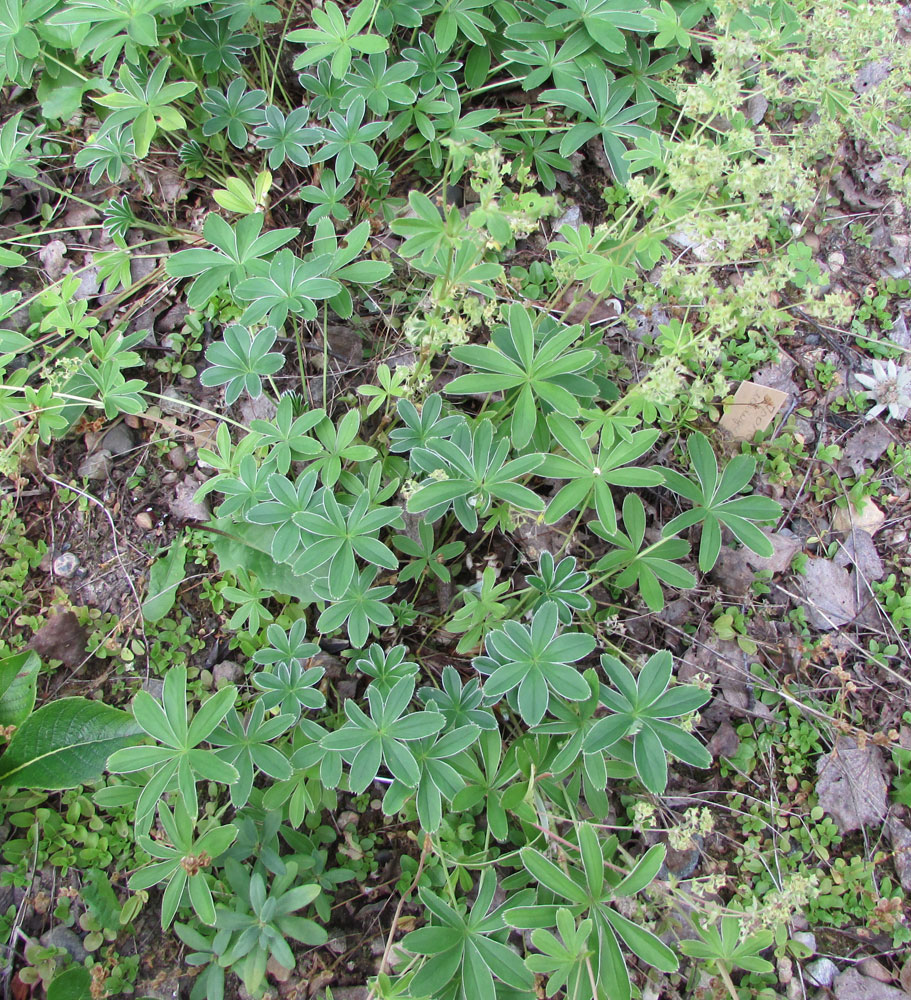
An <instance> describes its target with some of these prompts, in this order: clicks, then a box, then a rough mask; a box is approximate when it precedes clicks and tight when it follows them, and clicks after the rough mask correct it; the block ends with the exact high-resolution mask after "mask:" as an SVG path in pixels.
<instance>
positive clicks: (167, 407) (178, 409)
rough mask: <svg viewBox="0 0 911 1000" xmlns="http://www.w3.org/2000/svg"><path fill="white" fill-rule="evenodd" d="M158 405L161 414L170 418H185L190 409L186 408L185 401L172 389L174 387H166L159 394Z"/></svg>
mask: <svg viewBox="0 0 911 1000" xmlns="http://www.w3.org/2000/svg"><path fill="white" fill-rule="evenodd" d="M158 405H159V406H160V407H161V412H162V413H167V414H168V415H169V416H172V417H186V416H189V414H190V413H191V410H190V407H189V406H187V403H186V399H185V398H184V397H183V396H182V395H181V394H180V393H179V392H178V391H177V390H176V389H175V388H174V386H168V388H167V389H165V391H164V392H163V393H162V394H161V398H160V399H159V400H158Z"/></svg>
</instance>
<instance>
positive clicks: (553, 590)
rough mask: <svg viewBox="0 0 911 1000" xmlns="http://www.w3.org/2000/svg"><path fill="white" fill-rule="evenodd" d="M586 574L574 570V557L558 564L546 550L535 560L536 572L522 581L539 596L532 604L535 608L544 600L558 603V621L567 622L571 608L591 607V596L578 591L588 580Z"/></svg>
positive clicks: (565, 623)
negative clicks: (536, 564) (536, 561)
mask: <svg viewBox="0 0 911 1000" xmlns="http://www.w3.org/2000/svg"><path fill="white" fill-rule="evenodd" d="M589 579H590V577H589V575H588V573H585V572H582V571H581V570H580V571H577V570H576V560H575V558H574V557H572V556H566V557H565V558H563V559H561V560H560V562H559V563H555V562H554V557H553V556H552V555H551V554H550V553H549V552H548V551H547V550H546V549H545V550H544V551H543V552H542V553H541V555H540V557H539V559H538V572H537V573H536V574H530V575H528V576H526V577H525V582H526V583H527V584H528V585H529V587H531V588H532V589H533V590H536V591H537V592H538V594H539V595H540V596H538V597H537V598H535V603H534V605H533V606H534V607H536V608H538V607H541V605H543V604H545V603H546V602H547V601H553V602H554V603H555V604H556V605H557V609H558V611H559V615H560V621H561V622H562V623H563V624H564V625H569V623H570V622H571V621H572V619H573V612H574V611H588V610H590V609H591V606H592V603H591V599H590V598H588V597H587V596H586V595H585V594H583V593H580V591H582V590H584V589H585V587H586V586H587V585H588V582H589Z"/></svg>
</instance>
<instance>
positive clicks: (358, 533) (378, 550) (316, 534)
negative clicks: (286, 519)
mask: <svg viewBox="0 0 911 1000" xmlns="http://www.w3.org/2000/svg"><path fill="white" fill-rule="evenodd" d="M322 504H323V510H322V511H318V510H308V511H304V512H301V513H299V514H296V515H295V518H294V521H295V524H297V525H298V526H299V527H300V528H301V530H302V531H303V532H304V533H305V534H306V535H309V536H310V537H311V538H312V539H313V541H312V542H310V543H309V544H306V546H305V549H304V552H303V554H302V555H301V556H300V557H298V564H300V565H301V567H305V568H306V569H307V570H308V571H309V572H311V573H316V572H318V571H319V570H320V568H321V567H323V566H326V570H325V573H326V576H327V588H328V591H329V593H330V594H331V595H332V597H333V599H334V600H338V599H339V598H341V597H342V596H344V595H345V594H346V593H347V591H348V588H349V587H350V585H351V582H352V580H353V578H354V574H355V571H356V568H357V560H358V559H362V560H364V561H365V562H368V563H371V564H372V565H374V566H382V567H383V568H384V569H389V570H394V569H396V568H397V567H398V564H399V562H398V559H397V558H396V556H395V554H394V553H393V552H392V550H391V549H389V548H388V546H386V545H385V544H384V543H383V542H381V541H379V539H378V538H377V534H378V533H379V531H380V530H381V529H383V528H386V527H389V526H390V525H392V524H396V523H399V522H400V521H401V510H400V509H399V508H398V507H375V508H373V509H372V510H368V506H369V504H370V497H369V495H368V494H367V493H366V492H364V493H362V494H361V495H360V496H359V497H358V498H357V500H356V501H355V503H354V506H353V507H352V508H351V509H350V510H348V509H347V508H346V509H343V508H342V507H340V506H339V504H338V502H337V501H336V500H335V497H334V496H333V495H332V494H331V493H330V492H328V491H327V492H325V493H324V494H323V497H322Z"/></svg>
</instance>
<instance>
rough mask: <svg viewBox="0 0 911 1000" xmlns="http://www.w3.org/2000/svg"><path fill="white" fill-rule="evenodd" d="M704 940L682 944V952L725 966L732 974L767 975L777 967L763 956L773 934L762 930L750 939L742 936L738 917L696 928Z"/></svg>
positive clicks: (725, 918)
mask: <svg viewBox="0 0 911 1000" xmlns="http://www.w3.org/2000/svg"><path fill="white" fill-rule="evenodd" d="M694 927H695V930H696V933H697V934H698V935H699V938H700V939H701V940H697V941H681V942H680V950H681V951H682V952H683V954H684V955H689V956H690V957H691V958H700V959H702V960H703V961H705V962H706V963H708V964H710V965H713V966H716V967H717V966H722V967H723V968H724V969H725V971H726V972H728V973H730V972H731V971H733V970H734V969H743V970H745V971H747V972H756V973H767V972H771V971H772V970H773V969H774V966H773V965H772V963H771V962H769V961H768V960H767V959H764V958H761V957H760V952H762V951H765V949H766V948H769V947H771V945H772V943H773V940H774V935H773V933H772V931H758V932H757V933H756V934H751V935H749V936H748V937H743V936H742V928H743V924H742V922H741V921H740V919H739V918H738V917H736V916H725V917H722V918H721V921H720V925H719V924H714V925H708V926H702V925H699V924H696V925H694Z"/></svg>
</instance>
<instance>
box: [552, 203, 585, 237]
mask: <svg viewBox="0 0 911 1000" xmlns="http://www.w3.org/2000/svg"><path fill="white" fill-rule="evenodd" d="M581 225H582V210H581V209H580V208H579V206H578V205H570V206H569V208H568V209H567V210H566V211H565V212H564V213H563V215H561V216H560V218H559V219H557V221H556V222H555V223H554V232H555V233H559V232H560V228H561V227H562V226H570V227H571V228H573V229H578V228H579V226H581Z"/></svg>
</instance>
